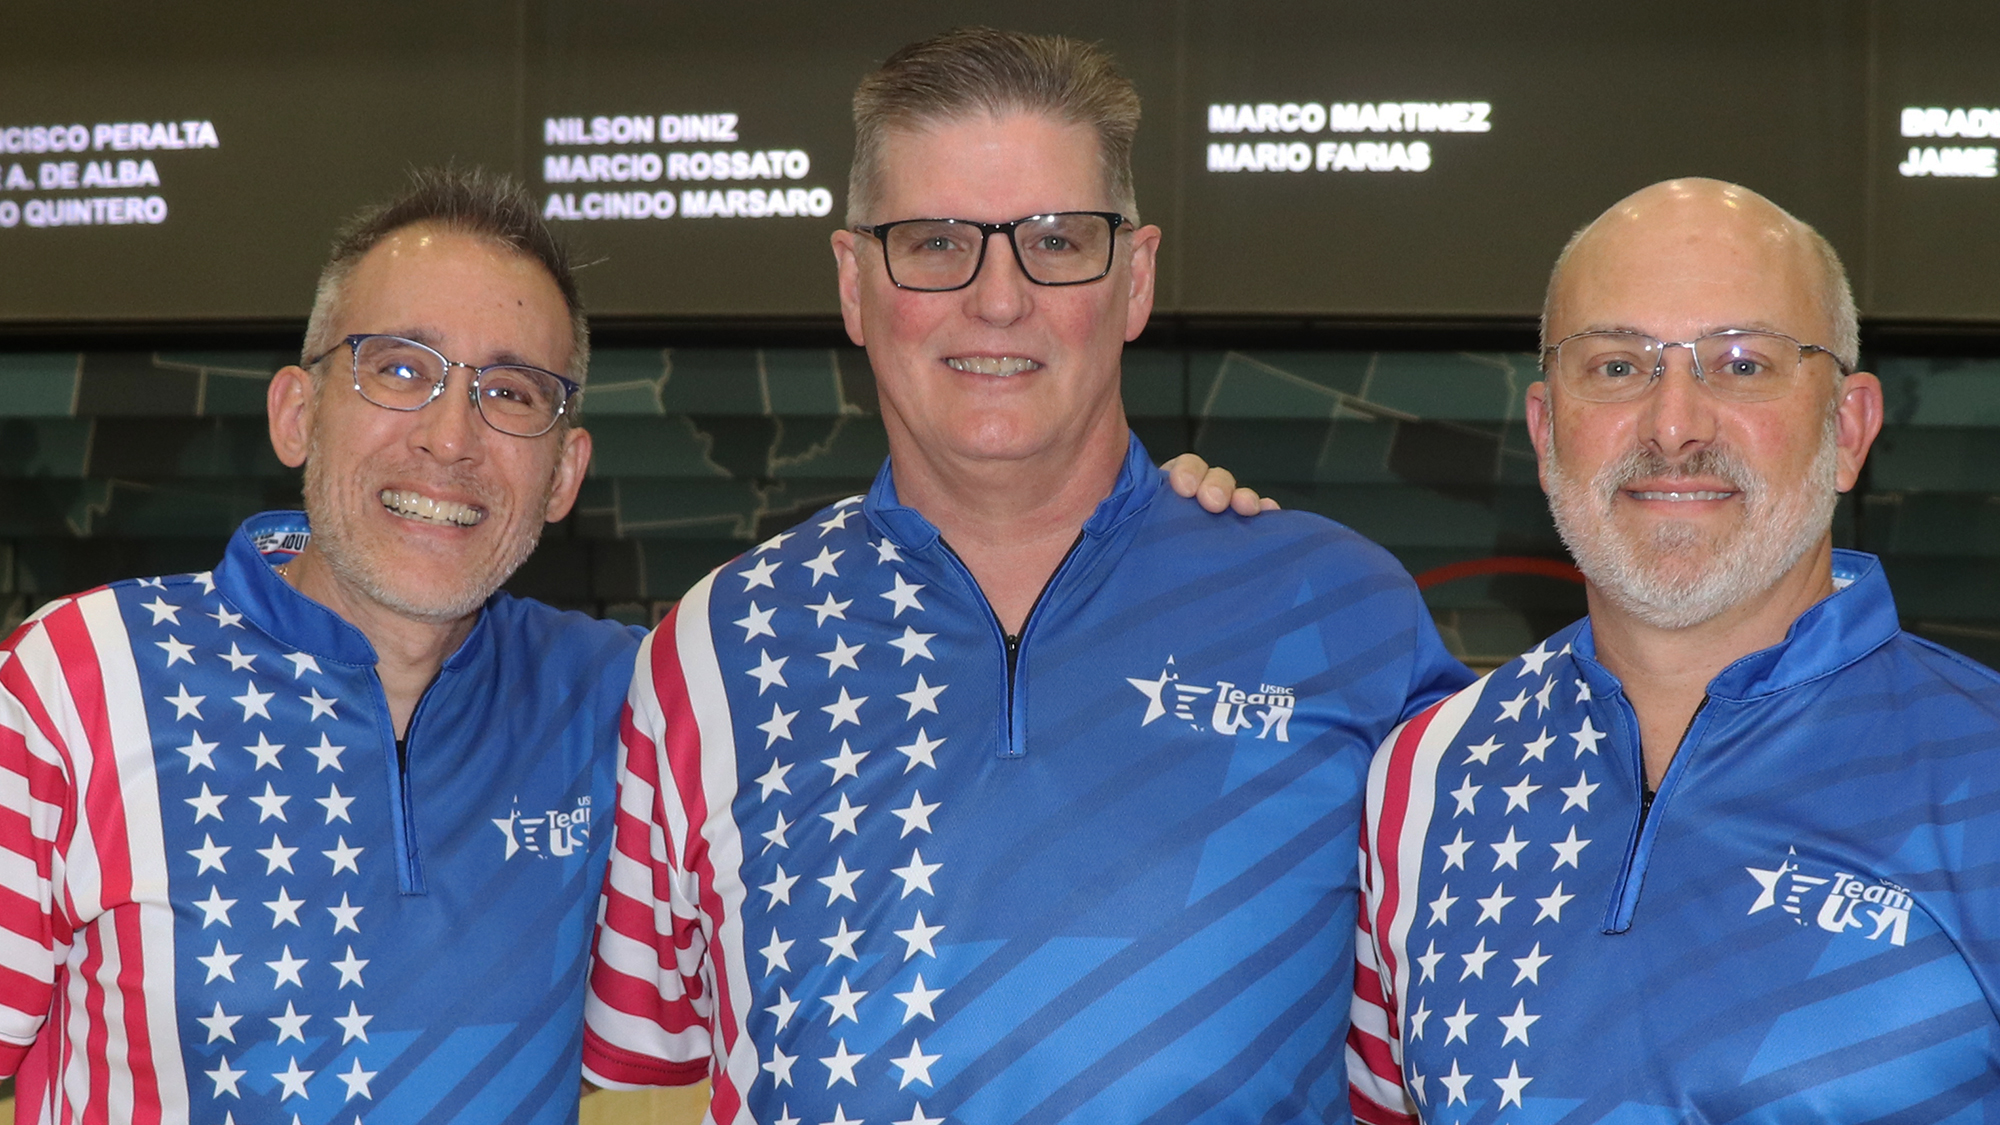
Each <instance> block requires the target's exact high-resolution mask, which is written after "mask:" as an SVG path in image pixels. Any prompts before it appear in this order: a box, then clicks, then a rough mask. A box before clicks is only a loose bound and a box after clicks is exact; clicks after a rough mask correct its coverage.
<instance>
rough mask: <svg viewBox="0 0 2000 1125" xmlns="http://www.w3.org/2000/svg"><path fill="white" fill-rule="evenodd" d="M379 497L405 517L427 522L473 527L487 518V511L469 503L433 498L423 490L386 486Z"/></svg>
mask: <svg viewBox="0 0 2000 1125" xmlns="http://www.w3.org/2000/svg"><path fill="white" fill-rule="evenodd" d="M379 498H380V499H381V501H382V506H383V507H384V508H387V509H389V510H390V511H391V512H394V513H395V514H397V515H399V516H402V517H403V518H404V519H411V520H422V521H423V522H425V523H442V524H449V525H451V526H453V527H471V526H472V525H474V524H476V523H478V522H479V521H480V520H483V519H485V518H486V513H485V512H484V511H482V510H481V509H479V508H475V507H472V506H471V505H469V504H457V503H453V502H452V501H450V500H433V499H431V498H430V497H428V496H425V495H424V494H423V493H421V492H409V491H406V490H401V489H393V488H385V489H383V490H382V491H381V493H380V496H379Z"/></svg>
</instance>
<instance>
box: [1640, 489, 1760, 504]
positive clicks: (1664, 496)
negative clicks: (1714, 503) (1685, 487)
mask: <svg viewBox="0 0 2000 1125" xmlns="http://www.w3.org/2000/svg"><path fill="white" fill-rule="evenodd" d="M1625 494H1626V495H1627V496H1630V497H1632V498H1633V499H1634V500H1664V501H1666V502H1667V503H1669V504H1680V503H1685V502H1687V501H1690V500H1727V499H1729V498H1730V497H1731V496H1734V495H1736V493H1735V492H1733V491H1732V492H1716V491H1714V490H1712V489H1697V490H1692V491H1688V492H1651V491H1648V492H1638V491H1633V490H1630V489H1628V490H1627V491H1626V493H1625Z"/></svg>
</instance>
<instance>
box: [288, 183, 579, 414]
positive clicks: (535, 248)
mask: <svg viewBox="0 0 2000 1125" xmlns="http://www.w3.org/2000/svg"><path fill="white" fill-rule="evenodd" d="M419 225H429V226H436V227H441V228H443V229H444V230H447V231H450V232H453V233H455V234H466V235H472V236H475V237H479V238H486V239H491V240H492V241H494V242H498V243H500V244H502V245H504V246H507V247H508V248H510V249H512V250H514V251H516V252H517V253H520V254H524V255H526V256H527V257H529V258H532V259H534V260H535V261H536V262H538V263H540V264H541V266H542V268H543V269H545V270H547V271H548V274H549V278H550V279H551V280H553V281H554V282H555V283H556V288H557V289H559V290H561V291H562V297H563V305H564V307H565V308H566V309H567V310H568V311H569V319H570V336H571V343H570V356H569V363H568V368H569V370H568V371H567V372H565V374H567V375H568V376H569V377H570V378H571V379H572V380H574V381H576V382H578V383H581V382H583V379H584V373H585V371H586V370H587V369H588V368H589V366H590V325H589V323H588V322H587V321H586V320H585V319H584V315H583V303H582V302H581V301H580V300H579V299H578V298H577V292H576V277H575V276H574V274H573V272H572V267H571V265H570V258H569V250H568V248H567V247H565V246H564V245H563V244H562V242H561V241H559V240H558V239H557V238H556V237H555V235H554V233H553V232H551V231H550V230H549V227H548V224H547V223H545V222H543V221H542V216H541V212H540V211H538V210H537V209H536V207H535V200H534V197H532V196H530V195H529V194H528V193H527V191H526V189H524V188H522V187H521V186H520V185H519V184H517V183H515V182H514V181H513V180H512V179H510V178H509V177H507V176H503V175H496V174H493V173H490V172H486V171H482V170H481V169H478V168H453V167H446V168H421V169H417V170H415V171H413V172H411V173H410V186H409V187H408V188H407V189H405V190H404V192H403V193H402V194H401V195H398V196H396V197H395V198H394V199H391V200H389V201H388V202H386V203H380V204H377V205H375V206H373V207H370V208H368V209H366V210H364V211H362V212H361V213H360V214H358V215H356V216H354V218H353V219H351V220H349V221H348V223H347V224H346V225H345V226H343V227H342V228H341V230H340V233H339V234H338V235H337V236H336V237H335V238H334V241H333V252H332V254H331V255H330V256H329V257H328V258H327V262H326V266H325V267H324V268H323V269H321V270H320V273H319V287H318V289H317V290H315V292H314V293H313V307H312V316H311V318H310V319H308V320H307V321H306V339H305V350H304V351H303V353H302V355H301V358H302V359H309V358H311V357H313V356H317V355H319V354H321V353H322V352H325V351H327V350H328V349H330V348H332V347H334V346H335V345H337V344H338V343H339V342H340V341H339V339H338V338H336V337H335V336H334V331H335V329H334V325H335V323H336V322H337V321H338V319H339V311H340V298H341V290H342V289H343V287H344V286H345V285H346V283H347V278H348V275H349V274H351V273H353V272H354V267H355V266H356V265H358V264H359V263H360V261H361V259H362V258H364V257H366V256H367V254H368V252H369V251H370V250H373V249H374V248H375V247H376V246H377V245H378V244H380V243H381V242H382V240H383V239H385V238H388V237H389V236H390V235H392V234H395V233H396V232H397V231H400V230H403V229H405V228H407V227H413V226H419Z"/></svg>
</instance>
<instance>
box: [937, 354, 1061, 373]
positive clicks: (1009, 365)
mask: <svg viewBox="0 0 2000 1125" xmlns="http://www.w3.org/2000/svg"><path fill="white" fill-rule="evenodd" d="M945 364H946V365H947V366H949V367H950V368H951V369H952V370H953V371H964V372H968V373H970V374H973V375H1019V374H1020V373H1021V372H1023V371H1033V370H1034V369H1035V368H1037V367H1040V366H1041V364H1039V363H1036V362H1035V361H1034V360H1032V359H1022V358H1021V357H1019V356H1012V355H1006V356H993V355H968V356H953V357H952V358H950V359H947V360H945Z"/></svg>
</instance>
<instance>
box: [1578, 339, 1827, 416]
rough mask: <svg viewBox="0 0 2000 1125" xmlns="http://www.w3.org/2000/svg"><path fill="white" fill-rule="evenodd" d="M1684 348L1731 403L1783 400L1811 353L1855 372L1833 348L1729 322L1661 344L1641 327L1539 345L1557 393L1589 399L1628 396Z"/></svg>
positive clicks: (1640, 391)
mask: <svg viewBox="0 0 2000 1125" xmlns="http://www.w3.org/2000/svg"><path fill="white" fill-rule="evenodd" d="M1673 348H1686V349H1688V352H1689V353H1690V354H1691V355H1692V356H1693V357H1694V377H1695V378H1696V379H1697V380H1698V381H1700V383H1701V384H1702V385H1703V386H1705V387H1707V388H1708V389H1709V390H1710V391H1711V392H1713V393H1714V394H1716V395H1717V396H1719V397H1721V398H1724V399H1728V400H1731V401H1734V402H1764V401H1768V400H1770V399H1774V398H1782V397H1783V396H1785V395H1787V394H1790V393H1791V392H1792V390H1793V389H1794V388H1795V387H1797V386H1798V385H1799V380H1798V378H1797V376H1798V372H1799V369H1800V368H1801V367H1803V366H1804V364H1805V357H1806V356H1807V354H1808V353H1812V352H1819V353H1821V354H1824V355H1828V356H1832V357H1833V361H1834V363H1835V364H1836V365H1838V366H1839V368H1840V373H1841V374H1842V375H1852V374H1854V372H1853V371H1852V370H1851V369H1850V368H1849V367H1848V365H1847V363H1846V362H1845V361H1844V360H1842V359H1841V358H1840V357H1839V356H1837V355H1834V353H1833V352H1832V350H1830V349H1828V348H1823V347H1821V346H1820V345H1818V344H1806V343H1801V342H1799V341H1798V340H1797V339H1795V338H1793V337H1791V336H1787V335H1785V334H1784V333H1782V332H1763V331H1756V330H1751V329H1742V328H1729V329H1724V330H1722V331H1720V332H1710V333H1708V334H1707V335H1705V336H1700V337H1697V338H1695V339H1693V340H1678V341H1674V342H1671V343H1669V342H1663V341H1661V340H1658V339H1656V338H1654V337H1652V336H1647V335H1645V334H1643V333H1639V332H1605V331H1591V332H1578V333H1575V334H1574V335H1570V336H1565V337H1563V338H1562V339H1560V340H1558V341H1556V342H1555V343H1553V344H1550V345H1549V346H1548V347H1546V348H1543V349H1542V370H1543V372H1544V373H1545V374H1547V376H1548V378H1549V381H1550V382H1551V383H1553V384H1554V385H1555V387H1556V389H1557V391H1558V392H1559V393H1563V394H1571V395H1575V396H1576V397H1577V398H1580V399H1582V400H1584V401H1586V402H1630V401H1632V400H1633V399H1636V398H1639V397H1640V396H1642V395H1644V394H1645V393H1646V392H1647V391H1648V390H1649V389H1651V388H1652V387H1653V385H1654V384H1655V383H1657V382H1659V380H1660V377H1661V376H1662V375H1664V374H1666V370H1667V352H1668V351H1669V350H1670V349H1673Z"/></svg>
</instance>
